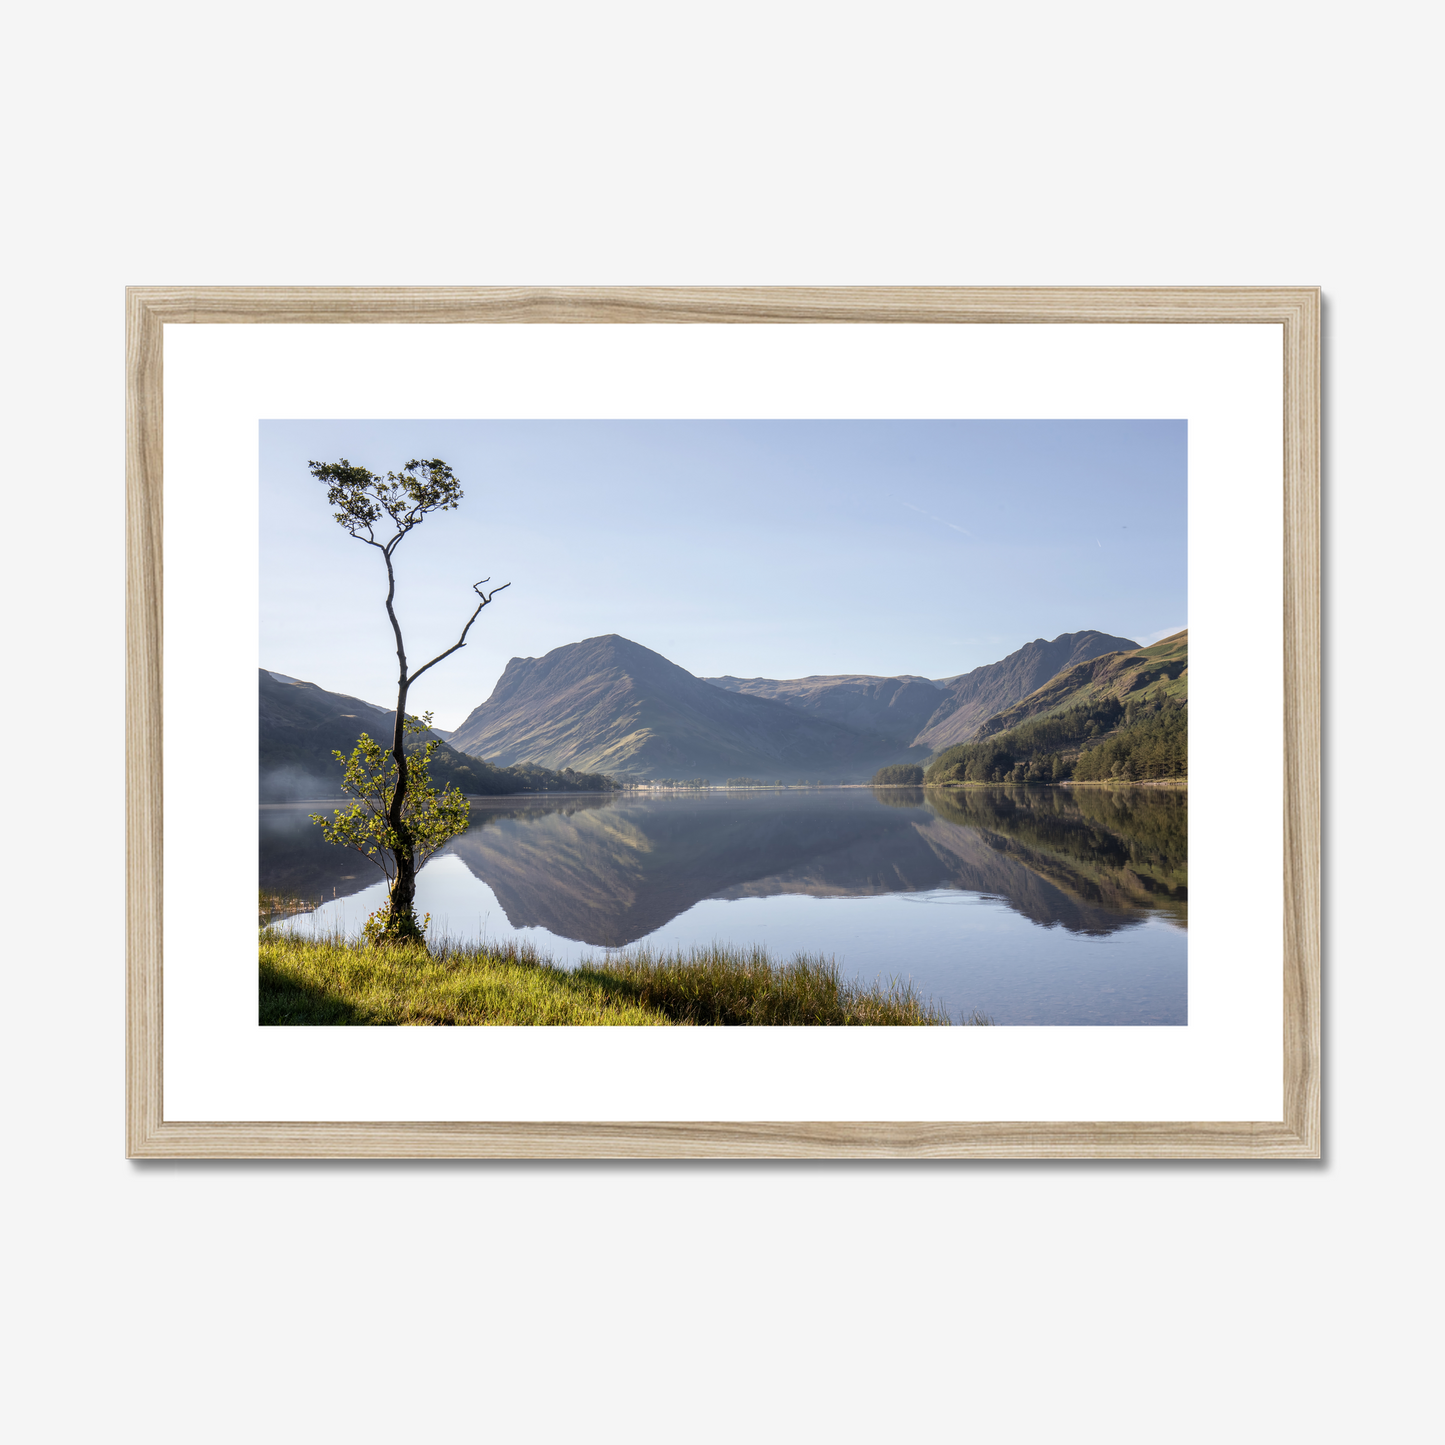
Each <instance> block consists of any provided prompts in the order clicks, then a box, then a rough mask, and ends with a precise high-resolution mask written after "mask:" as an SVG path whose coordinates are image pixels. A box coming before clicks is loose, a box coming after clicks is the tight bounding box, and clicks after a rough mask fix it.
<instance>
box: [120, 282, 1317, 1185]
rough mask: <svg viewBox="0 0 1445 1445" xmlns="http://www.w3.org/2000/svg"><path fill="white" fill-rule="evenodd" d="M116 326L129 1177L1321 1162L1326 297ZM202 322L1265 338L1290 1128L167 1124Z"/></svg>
mask: <svg viewBox="0 0 1445 1445" xmlns="http://www.w3.org/2000/svg"><path fill="white" fill-rule="evenodd" d="M126 307H127V311H126V533H127V563H126V618H127V647H126V690H127V704H126V706H127V711H126V752H127V774H126V776H127V784H126V840H127V924H126V997H127V1019H126V1152H127V1156H128V1157H131V1158H139V1159H153V1158H278V1157H290V1158H301V1157H340V1158H476V1157H524V1158H618V1157H654V1158H701V1157H716V1158H739V1159H741V1158H955V1157H973V1158H1020V1159H1022V1158H1156V1159H1162V1158H1215V1159H1223V1158H1256V1159H1265V1158H1295V1159H1311V1158H1318V1157H1319V1154H1320V925H1319V919H1320V892H1319V889H1320V799H1319V777H1320V693H1319V683H1320V632H1319V621H1320V609H1319V515H1320V444H1319V437H1320V295H1319V291H1318V288H1315V287H1260V288H1250V287H1167V288H1140V289H1130V288H1097V289H1082V288H1077V289H1071V288H1038V289H1034V288H947V287H919V288H870V287H858V288H794V287H779V288H701V287H700V288H640V287H629V288H605V287H604V288H595V287H573V288H506V287H375V288H351V287H132V288H129V289H128V291H127V297H126ZM197 322H205V323H227V324H236V325H250V326H265V325H274V324H281V323H290V324H300V323H306V324H315V323H323V324H339V325H368V324H375V323H388V324H393V325H394V324H398V323H404V324H408V325H453V324H488V323H499V322H506V323H534V322H551V323H568V324H580V325H588V324H596V323H611V324H618V323H621V324H626V323H636V322H650V323H704V324H726V325H747V324H752V323H764V322H766V323H779V322H784V323H795V324H801V325H829V324H834V323H849V322H854V323H856V322H869V323H898V322H910V323H919V322H923V323H931V324H939V325H962V326H979V325H991V324H1038V323H1051V324H1060V323H1063V324H1089V323H1095V324H1097V323H1114V324H1118V323H1124V324H1129V325H1149V324H1151V323H1181V322H1182V323H1195V324H1211V325H1217V324H1230V323H1253V324H1276V325H1278V326H1279V327H1280V328H1281V337H1282V345H1283V376H1284V415H1283V439H1284V451H1283V455H1284V468H1283V477H1282V483H1283V486H1282V498H1283V503H1284V537H1285V548H1284V557H1283V571H1282V575H1283V584H1284V629H1285V636H1284V667H1285V676H1284V720H1285V736H1284V738H1283V740H1282V741H1283V747H1284V798H1283V806H1284V838H1285V851H1284V858H1283V859H1282V880H1283V901H1284V952H1283V957H1284V970H1283V976H1282V978H1281V981H1280V984H1281V988H1282V990H1283V1018H1284V1037H1283V1048H1282V1057H1283V1069H1284V1078H1283V1117H1282V1118H1280V1119H1272V1120H1271V1119H1266V1120H1256V1121H1248V1122H1208V1121H1200V1120H1181V1121H1175V1122H1132V1123H1131V1122H1106V1123H1086V1122H1048V1121H1035V1122H996V1123H990V1122H954V1123H897V1122H866V1121H864V1122H819V1123H784V1122H775V1123H768V1122H735V1121H734V1122H728V1121H716V1122H704V1123H696V1122H692V1123H678V1122H636V1123H589V1122H582V1123H576V1122H565V1121H551V1122H545V1123H506V1122H475V1123H441V1122H427V1121H416V1122H407V1123H365V1122H360V1123H337V1122H314V1123H289V1122H284V1123H283V1122H267V1121H256V1122H251V1123H237V1122H181V1121H176V1120H167V1119H166V1117H165V1107H164V1096H163V1068H162V1065H163V1056H164V1018H163V1010H162V986H161V985H162V970H163V958H162V927H161V923H162V907H163V879H162V851H161V845H162V809H161V804H162V787H163V779H162V735H161V717H162V713H161V708H162V677H163V674H162V614H161V600H162V577H163V571H162V568H163V557H162V424H163V422H162V367H163V336H164V328H165V327H166V326H167V325H172V326H176V325H180V326H184V325H187V324H190V323H197Z"/></svg>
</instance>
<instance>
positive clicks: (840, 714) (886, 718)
mask: <svg viewBox="0 0 1445 1445" xmlns="http://www.w3.org/2000/svg"><path fill="white" fill-rule="evenodd" d="M702 680H703V681H704V682H709V683H711V684H712V685H713V686H714V687H721V688H724V689H726V690H727V691H728V692H745V693H747V694H748V695H749V696H750V697H766V698H771V699H772V700H773V701H775V702H781V703H784V704H786V705H787V706H788V707H790V708H792V709H794V711H796V712H804V713H808V714H809V715H811V716H812V717H817V718H822V719H823V720H824V721H826V722H834V723H838V724H840V725H841V726H843V727H846V728H852V729H853V730H854V731H855V732H871V733H877V734H878V735H879V736H880V737H885V738H888V739H889V740H890V741H892V742H894V743H897V744H898V745H899V746H900V747H905V748H906V747H908V746H910V745H911V744H912V742H913V739H914V738H915V737H917V735H918V733H919V732H920V730H921V729H922V728H924V727H925V726H926V725H927V723H928V720H929V718H931V717H932V716H933V714H934V713H935V712H936V711H937V710H938V705H939V702H940V700H941V699H940V696H939V688H940V684H938V683H934V682H930V681H929V680H928V679H927V678H926V677H911V676H903V677H867V676H863V675H860V674H847V675H843V676H837V677H799V678H793V679H791V680H789V681H779V680H777V679H776V678H771V677H705V678H703V679H702Z"/></svg>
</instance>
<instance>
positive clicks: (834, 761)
mask: <svg viewBox="0 0 1445 1445" xmlns="http://www.w3.org/2000/svg"><path fill="white" fill-rule="evenodd" d="M452 744H453V746H454V747H456V748H459V749H460V750H461V751H463V752H466V753H470V754H471V755H472V756H474V757H487V758H490V759H491V760H492V761H493V762H494V763H496V764H507V763H512V762H536V763H541V764H542V765H543V766H545V767H549V768H560V767H563V766H571V767H574V768H578V769H585V770H587V771H590V772H606V773H610V774H612V775H614V776H616V777H619V778H631V779H647V778H660V777H689V778H690V777H703V778H707V779H708V780H709V781H712V782H724V781H726V780H727V779H728V778H730V777H737V776H756V777H762V778H781V779H782V780H783V781H785V782H793V781H797V780H799V779H810V780H811V779H827V780H829V781H844V780H855V779H856V780H862V779H866V778H868V777H869V776H871V775H872V773H873V771H874V770H875V769H876V768H878V767H880V766H882V765H883V764H884V763H886V762H897V761H900V760H903V759H906V758H907V756H908V754H907V750H906V748H904V747H903V746H902V745H900V744H899V743H898V742H897V741H895V739H894V738H893V737H889V736H886V735H884V734H881V733H877V732H872V731H868V732H858V731H855V730H853V729H852V728H848V727H844V726H842V725H841V724H839V723H837V722H833V721H831V720H828V719H825V718H822V717H815V716H812V715H810V714H809V713H807V712H804V711H800V710H797V709H794V708H791V707H788V706H785V705H784V704H783V703H782V702H781V701H778V700H776V699H773V698H767V697H755V696H753V695H751V694H749V693H747V692H742V691H731V690H729V689H727V688H724V687H718V686H714V685H712V684H711V683H708V682H704V681H703V680H702V679H701V678H698V677H694V676H693V675H692V673H690V672H688V671H687V670H686V669H685V668H681V667H679V666H678V665H677V664H676V663H674V662H669V661H668V660H667V658H665V657H663V656H661V655H660V654H659V653H656V652H653V651H651V650H650V649H648V648H646V647H642V646H640V645H639V644H638V643H635V642H630V641H629V640H628V639H627V638H625V637H618V636H617V635H616V634H615V633H611V634H608V635H607V636H605V637H589V638H587V639H586V641H584V642H575V643H570V644H568V645H567V646H565V647H557V648H554V649H553V650H552V651H551V652H549V653H548V654H547V655H546V656H545V657H540V658H537V657H514V658H513V659H512V660H511V661H510V662H509V663H508V664H507V668H506V671H505V672H504V673H503V674H502V676H501V678H500V680H499V681H498V683H497V685H496V687H495V688H494V689H493V690H492V695H491V697H489V698H488V699H487V700H486V702H484V703H483V704H482V705H481V706H480V707H478V708H476V709H474V710H473V711H472V713H471V715H470V716H469V717H468V718H467V719H466V721H465V722H464V723H463V724H462V725H461V727H459V728H458V729H457V730H456V731H455V732H454V733H453V734H452Z"/></svg>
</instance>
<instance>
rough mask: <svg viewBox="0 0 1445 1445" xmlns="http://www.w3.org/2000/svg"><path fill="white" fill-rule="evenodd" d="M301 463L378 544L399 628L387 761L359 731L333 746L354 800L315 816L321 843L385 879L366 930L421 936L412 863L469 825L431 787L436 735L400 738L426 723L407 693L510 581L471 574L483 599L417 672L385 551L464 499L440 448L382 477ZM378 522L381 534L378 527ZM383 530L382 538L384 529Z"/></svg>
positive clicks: (462, 807)
mask: <svg viewBox="0 0 1445 1445" xmlns="http://www.w3.org/2000/svg"><path fill="white" fill-rule="evenodd" d="M308 465H309V466H310V468H311V475H312V476H313V477H315V478H316V480H317V481H318V482H324V483H325V484H326V500H327V501H328V502H330V503H331V505H332V506H333V507H335V508H336V513H335V516H336V520H337V522H338V523H339V524H340V525H341V526H343V527H345V528H346V530H347V531H348V532H349V533H350V534H351V535H352V536H353V537H355V538H356V539H357V541H359V542H365V543H366V544H367V545H368V546H369V547H375V548H376V550H377V551H378V552H380V553H381V556H382V561H383V562H385V564H386V584H387V585H386V615H387V617H388V618H389V619H390V621H391V630H392V632H393V633H394V634H395V636H396V661H397V684H396V720H395V723H394V725H393V728H392V737H391V762H390V764H387V762H386V759H385V753H384V751H383V750H382V748H381V747H380V746H379V745H378V744H377V743H375V742H373V741H372V740H371V739H370V738H368V737H365V736H363V737H362V739H361V741H360V742H359V743H358V745H357V748H356V750H355V751H354V752H353V753H352V755H351V758H350V760H349V761H348V760H347V759H346V758H343V757H342V756H341V754H340V753H338V754H337V755H336V756H337V757H338V758H339V759H340V760H341V762H342V763H343V765H344V766H345V767H346V770H347V771H346V779H345V784H346V787H347V791H348V792H353V793H355V794H356V795H357V796H358V798H359V801H358V802H357V804H356V805H355V807H353V808H352V810H351V812H350V813H349V814H346V815H343V814H341V813H338V814H337V816H336V821H335V823H328V822H326V821H324V820H322V819H318V820H317V821H318V822H321V823H322V826H323V828H324V830H325V832H326V837H327V841H328V842H333V843H342V844H345V845H346V846H348V847H353V848H356V849H357V850H358V851H359V852H363V853H366V854H368V855H370V856H372V857H373V858H374V860H375V861H377V862H379V863H380V864H381V866H382V868H383V871H384V872H385V873H386V875H387V877H388V878H389V879H390V880H391V888H390V893H389V896H388V903H387V913H386V917H385V919H379V920H376V921H375V922H374V923H373V925H372V926H370V927H369V928H368V936H369V937H371V938H372V939H373V941H381V942H389V943H402V942H418V941H420V940H421V939H422V938H423V936H424V935H423V931H422V928H421V926H420V925H419V924H418V923H417V919H416V909H415V904H416V875H417V869H418V868H419V867H420V866H421V864H422V863H424V862H425V861H426V859H427V858H428V857H430V856H431V854H432V853H433V852H435V851H436V849H437V848H439V847H440V846H441V845H442V844H443V843H444V842H446V840H447V839H448V838H454V837H456V836H457V834H459V833H462V832H464V831H465V830H466V826H467V809H466V804H465V801H464V800H463V799H462V795H461V793H460V791H459V790H458V789H456V788H454V787H453V788H449V789H447V790H446V791H445V792H444V793H443V794H442V795H441V796H440V797H438V795H437V794H436V792H435V790H434V789H433V788H432V786H431V781H430V777H429V775H428V770H427V764H428V762H429V760H430V758H431V753H432V751H433V749H434V748H435V747H436V743H435V742H431V743H428V744H427V745H426V746H425V747H424V748H423V749H422V750H421V751H420V753H418V754H414V755H413V757H412V758H410V759H409V758H408V757H407V754H406V749H405V746H404V744H405V741H406V736H407V734H408V732H417V733H420V732H424V731H426V728H427V727H428V726H429V725H430V723H431V715H430V714H429V713H428V714H427V715H426V717H425V722H424V725H421V726H418V725H417V724H416V723H414V722H413V723H411V724H410V726H409V725H408V719H407V713H406V698H407V693H408V692H409V691H410V689H411V685H412V684H413V683H414V682H415V681H416V680H417V678H419V677H420V676H421V675H422V673H424V672H427V671H428V670H430V669H431V668H433V667H435V666H436V665H437V663H439V662H440V661H441V660H442V659H443V658H445V657H450V656H451V655H452V653H454V652H456V651H458V650H459V649H460V648H462V647H465V646H466V641H467V633H468V632H470V631H471V628H472V623H474V622H475V621H476V620H477V617H478V616H479V615H480V613H481V610H482V608H483V607H485V606H486V605H487V604H488V603H489V602H490V601H491V600H492V598H493V597H495V596H496V595H497V593H498V592H501V591H502V590H503V589H504V588H506V587H508V586H510V585H511V584H510V583H506V582H504V583H502V584H501V586H499V587H494V588H492V590H491V591H490V592H488V591H487V590H486V587H487V583H488V582H490V581H491V578H490V577H484V578H482V580H481V581H480V582H475V583H473V584H472V591H473V592H474V593H476V595H477V597H478V598H479V599H480V600H479V601H478V602H477V605H476V607H475V609H474V610H473V612H472V615H471V616H470V617H469V618H467V622H466V626H465V627H463V628H462V633H461V636H460V637H458V638H457V640H456V641H455V642H454V643H452V645H451V646H450V647H449V648H447V650H446V651H445V652H439V653H438V654H437V655H436V656H435V657H434V658H432V660H431V661H430V662H428V663H424V664H423V665H422V666H421V667H419V668H417V669H416V671H415V672H412V671H410V670H409V669H408V666H407V660H406V644H405V643H404V642H403V640H402V635H401V624H400V623H399V622H398V621H397V619H396V608H395V606H394V603H395V600H396V572H395V570H394V569H393V567H392V556H393V554H394V553H395V552H396V549H397V548H398V547H399V546H400V545H401V541H402V538H403V537H405V536H406V535H407V534H408V533H409V532H410V531H411V530H412V529H413V528H414V527H419V526H420V525H421V524H422V522H423V521H425V520H426V518H427V516H428V515H429V514H430V513H432V512H448V511H454V510H455V509H456V506H457V503H458V502H460V501H461V499H462V489H461V486H460V484H459V483H458V482H457V479H456V478H455V477H454V476H453V475H452V469H451V468H450V467H449V466H448V465H447V464H446V463H445V462H444V461H442V460H441V459H440V458H438V457H433V458H432V459H431V460H430V461H416V460H412V461H409V462H408V463H407V464H406V465H405V466H404V467H402V469H401V470H400V471H399V472H388V473H387V474H386V475H385V476H384V477H379V476H377V475H376V473H375V472H370V471H368V470H367V469H366V468H365V467H355V466H352V464H351V463H350V462H349V461H347V460H346V458H345V457H343V458H342V459H341V460H340V461H339V462H310V463H308ZM378 528H379V529H380V531H381V533H382V534H383V535H381V536H379V535H378ZM388 531H389V532H390V533H391V535H390V536H389V537H387V536H385V535H384V534H385V533H387V532H388ZM368 745H369V746H368ZM363 790H364V791H363ZM383 850H384V854H383ZM388 864H389V865H390V866H387V865H388Z"/></svg>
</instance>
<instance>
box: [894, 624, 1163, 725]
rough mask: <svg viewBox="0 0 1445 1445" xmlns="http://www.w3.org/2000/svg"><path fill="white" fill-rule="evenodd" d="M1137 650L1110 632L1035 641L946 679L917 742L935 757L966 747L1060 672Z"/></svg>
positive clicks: (1134, 646)
mask: <svg viewBox="0 0 1445 1445" xmlns="http://www.w3.org/2000/svg"><path fill="white" fill-rule="evenodd" d="M1138 646H1139V644H1138V643H1137V642H1133V641H1131V640H1130V639H1129V638H1127V637H1111V636H1110V635H1109V634H1108V633H1107V632H1063V633H1060V634H1059V636H1057V637H1056V638H1054V640H1053V641H1052V642H1045V641H1044V639H1043V638H1042V637H1039V638H1036V639H1035V640H1034V641H1033V642H1030V643H1028V644H1026V645H1025V646H1023V647H1021V648H1019V650H1018V651H1017V652H1011V653H1009V655H1008V656H1007V657H1005V658H1003V659H1002V660H1001V661H999V662H990V663H988V664H986V665H985V666H983V667H976V668H974V669H973V671H972V672H965V673H962V674H961V675H960V676H958V677H951V678H947V679H945V680H944V684H943V685H944V688H945V695H944V697H943V700H942V701H941V702H940V703H939V704H938V707H937V708H936V710H935V711H934V713H933V715H932V716H931V717H930V718H929V719H928V722H927V724H926V725H925V726H924V727H923V728H922V730H921V731H920V732H919V733H918V735H917V736H916V737H915V738H914V739H913V741H914V743H915V745H916V746H919V747H926V748H927V749H928V750H929V751H930V752H935V753H936V752H940V751H941V750H942V749H944V748H947V747H952V746H953V745H954V744H956V743H964V742H968V741H969V740H970V739H971V738H974V737H976V736H977V735H978V732H979V729H980V728H981V727H982V726H983V724H984V723H985V722H987V721H988V719H989V718H991V717H993V716H994V714H996V713H1000V712H1002V711H1003V710H1004V709H1005V708H1007V707H1009V706H1010V705H1011V704H1013V703H1015V702H1017V701H1018V700H1019V699H1020V698H1022V697H1026V696H1027V695H1028V694H1029V693H1031V692H1033V691H1034V689H1035V688H1037V687H1039V686H1040V684H1042V683H1045V682H1047V681H1048V680H1049V679H1050V678H1052V677H1054V676H1055V675H1056V674H1057V673H1060V672H1063V671H1064V670H1066V669H1068V668H1072V667H1074V666H1076V665H1078V664H1079V663H1082V662H1086V661H1088V660H1089V659H1091V658H1095V657H1099V656H1101V655H1102V654H1104V653H1110V652H1120V651H1124V652H1132V651H1134V650H1135V649H1136V648H1137V647H1138Z"/></svg>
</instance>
